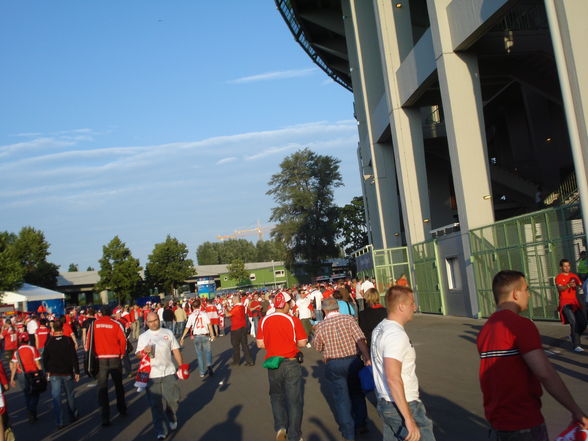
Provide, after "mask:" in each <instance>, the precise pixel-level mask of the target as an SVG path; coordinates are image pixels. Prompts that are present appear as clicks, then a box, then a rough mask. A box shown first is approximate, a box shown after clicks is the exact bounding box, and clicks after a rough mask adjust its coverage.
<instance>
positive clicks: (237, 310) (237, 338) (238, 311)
mask: <svg viewBox="0 0 588 441" xmlns="http://www.w3.org/2000/svg"><path fill="white" fill-rule="evenodd" d="M225 317H230V318H231V345H232V346H233V366H238V365H239V363H240V361H241V352H240V351H239V345H240V346H241V349H243V355H244V356H245V364H246V365H247V366H253V365H254V363H253V358H251V353H250V352H249V346H248V345H247V326H246V324H247V321H246V320H247V319H246V317H245V307H244V306H243V304H242V303H241V295H239V294H235V295H234V296H233V307H232V308H231V310H230V311H227V312H225Z"/></svg>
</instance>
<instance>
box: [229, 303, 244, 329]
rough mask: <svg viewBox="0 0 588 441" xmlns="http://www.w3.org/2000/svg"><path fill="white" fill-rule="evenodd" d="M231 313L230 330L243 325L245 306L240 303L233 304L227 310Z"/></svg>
mask: <svg viewBox="0 0 588 441" xmlns="http://www.w3.org/2000/svg"><path fill="white" fill-rule="evenodd" d="M229 313H230V314H231V331H236V330H237V329H241V328H244V327H245V323H246V321H245V320H246V318H245V307H244V306H243V305H241V304H240V303H239V304H238V305H235V306H233V307H232V308H231V310H230V311H229Z"/></svg>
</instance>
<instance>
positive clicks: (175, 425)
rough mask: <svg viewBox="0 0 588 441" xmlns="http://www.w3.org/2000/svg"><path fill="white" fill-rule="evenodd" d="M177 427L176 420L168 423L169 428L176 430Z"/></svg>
mask: <svg viewBox="0 0 588 441" xmlns="http://www.w3.org/2000/svg"><path fill="white" fill-rule="evenodd" d="M177 428H178V422H177V421H174V422H173V423H169V430H176V429H177Z"/></svg>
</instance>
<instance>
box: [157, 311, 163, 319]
mask: <svg viewBox="0 0 588 441" xmlns="http://www.w3.org/2000/svg"><path fill="white" fill-rule="evenodd" d="M157 317H159V321H160V322H162V321H163V308H159V309H158V310H157Z"/></svg>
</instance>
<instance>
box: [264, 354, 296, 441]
mask: <svg viewBox="0 0 588 441" xmlns="http://www.w3.org/2000/svg"><path fill="white" fill-rule="evenodd" d="M267 377H268V379H269V394H270V402H271V405H272V413H273V414H274V429H275V430H276V432H277V431H278V430H280V429H286V431H287V432H288V440H289V441H299V440H300V439H302V433H301V426H302V407H303V404H304V403H303V402H302V368H301V367H300V363H298V362H297V361H296V360H283V361H282V363H281V364H280V367H278V368H277V369H268V370H267Z"/></svg>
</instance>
